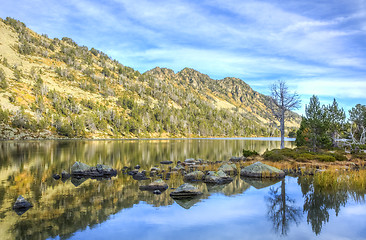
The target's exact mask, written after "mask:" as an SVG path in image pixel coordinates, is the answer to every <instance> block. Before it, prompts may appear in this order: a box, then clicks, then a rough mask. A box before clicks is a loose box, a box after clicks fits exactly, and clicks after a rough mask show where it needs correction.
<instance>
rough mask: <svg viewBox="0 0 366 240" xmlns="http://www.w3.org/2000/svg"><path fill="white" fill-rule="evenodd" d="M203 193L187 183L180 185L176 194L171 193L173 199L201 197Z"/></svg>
mask: <svg viewBox="0 0 366 240" xmlns="http://www.w3.org/2000/svg"><path fill="white" fill-rule="evenodd" d="M201 194H202V192H200V191H199V190H198V188H196V187H194V186H193V185H191V184H189V183H185V184H183V185H180V186H179V187H178V188H177V189H175V191H174V192H171V193H170V196H171V197H172V198H178V199H179V198H191V197H195V196H197V195H201Z"/></svg>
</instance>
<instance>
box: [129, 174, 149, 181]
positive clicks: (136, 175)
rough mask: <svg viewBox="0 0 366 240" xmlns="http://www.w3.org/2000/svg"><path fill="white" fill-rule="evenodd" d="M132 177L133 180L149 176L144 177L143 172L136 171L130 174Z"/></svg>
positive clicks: (146, 178) (144, 178) (145, 178)
mask: <svg viewBox="0 0 366 240" xmlns="http://www.w3.org/2000/svg"><path fill="white" fill-rule="evenodd" d="M132 178H133V179H135V180H148V179H150V178H148V177H146V175H145V173H143V172H138V173H136V174H134V175H132Z"/></svg>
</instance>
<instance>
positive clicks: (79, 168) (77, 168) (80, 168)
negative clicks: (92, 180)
mask: <svg viewBox="0 0 366 240" xmlns="http://www.w3.org/2000/svg"><path fill="white" fill-rule="evenodd" d="M89 169H90V166H89V165H87V164H85V163H81V162H75V163H74V165H72V167H71V172H72V173H73V172H85V171H88V170H89Z"/></svg>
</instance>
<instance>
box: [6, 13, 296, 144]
mask: <svg viewBox="0 0 366 240" xmlns="http://www.w3.org/2000/svg"><path fill="white" fill-rule="evenodd" d="M0 32H1V36H0V71H2V74H3V77H1V74H0V82H2V83H4V84H0V86H1V87H0V106H1V109H0V123H1V126H2V127H1V128H0V133H2V134H1V135H2V138H3V139H13V138H15V139H17V138H19V133H28V132H29V134H25V136H23V137H20V138H27V137H29V138H32V137H35V138H38V135H42V134H40V133H41V132H42V133H44V132H46V133H45V134H44V135H45V136H46V137H44V136H43V135H42V137H40V138H53V137H67V138H74V137H83V138H135V137H212V136H220V137H232V136H277V135H278V131H277V130H276V129H275V128H274V127H273V124H272V120H271V113H270V110H269V108H268V102H269V99H270V98H269V97H268V96H265V95H263V94H261V93H258V92H256V91H254V90H253V89H252V88H251V87H250V86H249V85H248V84H246V83H245V82H244V81H243V80H241V79H239V78H232V77H226V78H223V79H220V80H214V79H211V78H210V77H209V76H208V75H206V74H203V73H200V72H199V71H197V70H195V69H192V68H184V69H182V70H181V71H179V72H177V73H175V72H174V71H173V70H172V69H168V68H160V67H155V68H153V69H151V70H148V71H146V72H144V73H142V74H141V73H140V72H138V71H135V70H134V69H132V68H130V67H127V66H124V65H122V64H120V63H119V62H118V61H116V60H112V59H111V58H110V57H109V56H108V55H106V54H105V53H103V52H101V51H99V50H96V49H94V48H91V49H89V48H88V47H85V46H79V45H78V44H76V43H75V42H74V41H73V40H72V39H71V38H67V37H64V38H62V39H61V40H60V39H57V38H54V39H50V38H48V36H47V35H45V34H42V35H39V34H37V33H35V32H33V31H32V30H30V29H28V28H27V27H26V25H25V24H24V23H22V22H19V21H17V20H15V19H12V18H6V19H5V20H3V19H0ZM0 73H1V72H0ZM291 114H292V116H293V117H294V119H295V120H293V121H290V122H289V128H288V129H287V132H289V131H290V130H294V129H295V128H296V127H298V124H299V121H300V117H299V116H298V115H297V114H295V113H291ZM1 129H2V130H1ZM4 129H6V131H5V132H4ZM1 131H2V132H1ZM15 132H16V133H15ZM37 134H38V135H37Z"/></svg>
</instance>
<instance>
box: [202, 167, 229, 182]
mask: <svg viewBox="0 0 366 240" xmlns="http://www.w3.org/2000/svg"><path fill="white" fill-rule="evenodd" d="M232 181H233V179H232V178H231V177H229V176H227V175H226V173H224V172H223V171H222V170H220V171H217V172H214V171H209V172H208V173H207V175H206V176H205V179H204V182H205V183H210V184H225V183H230V182H232Z"/></svg>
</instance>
